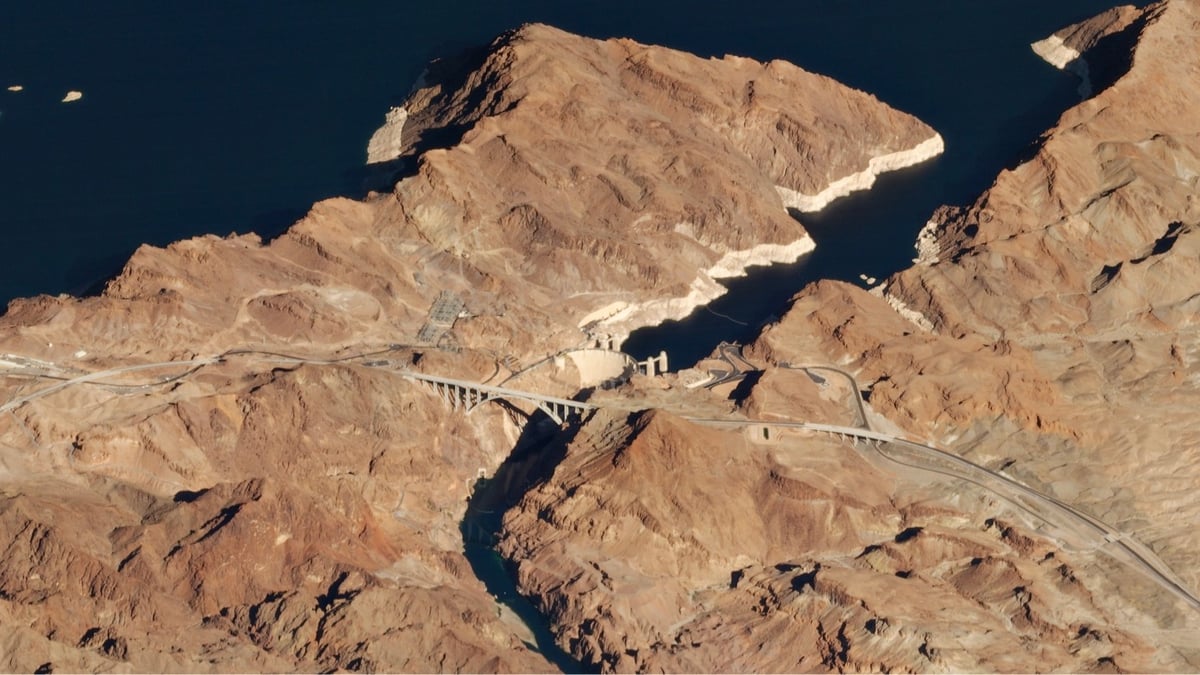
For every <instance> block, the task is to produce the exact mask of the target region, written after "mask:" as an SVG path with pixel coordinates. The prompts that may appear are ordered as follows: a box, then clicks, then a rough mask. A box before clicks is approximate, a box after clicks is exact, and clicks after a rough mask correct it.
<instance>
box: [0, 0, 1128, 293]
mask: <svg viewBox="0 0 1200 675" xmlns="http://www.w3.org/2000/svg"><path fill="white" fill-rule="evenodd" d="M1113 4H1115V3H1112V2H1101V1H1097V0H1058V1H1056V2H1053V3H1047V2H1043V1H1041V0H1004V1H1003V2H1001V1H999V0H991V1H987V2H984V1H980V0H973V1H971V2H962V1H961V0H920V1H914V2H908V3H895V2H892V1H890V0H889V1H882V0H873V1H866V0H864V1H861V2H849V1H846V0H822V1H807V2H805V1H800V2H792V3H778V2H763V1H762V0H745V1H741V2H726V1H723V2H714V1H711V0H691V1H689V2H682V1H680V0H668V1H664V2H643V1H641V0H639V1H637V2H634V1H618V2H593V1H590V0H580V1H577V2H561V0H515V1H511V2H505V3H494V2H490V1H489V2H483V1H481V0H461V1H457V2H443V3H411V2H390V3H387V2H356V3H330V2H318V1H315V0H307V1H305V0H301V1H294V2H286V3H285V2H262V3H235V2H227V1H217V2H194V1H187V0H182V1H181V2H171V3H163V2H158V1H153V2H151V1H149V0H140V1H139V0H131V1H129V2H122V3H96V2H90V1H86V0H59V1H53V0H48V1H47V2H36V3H35V2H24V3H23V2H8V3H2V4H0V111H2V112H0V204H2V208H0V242H2V243H0V306H2V305H3V304H5V303H7V301H8V300H9V299H11V298H13V297H18V296H26V295H32V294H36V293H52V294H53V293H60V292H75V293H78V292H85V291H88V290H95V288H96V286H97V284H98V283H102V282H103V281H104V280H105V279H107V278H109V277H110V276H112V275H113V274H114V273H116V272H117V271H118V270H119V269H120V267H121V265H122V263H123V262H124V260H125V259H126V258H127V257H128V256H129V254H130V253H132V251H133V250H134V249H135V248H136V247H137V246H139V245H140V244H143V243H151V244H155V245H164V244H167V243H169V242H171V241H174V240H177V239H180V238H184V237H189V236H194V235H199V234H204V233H217V234H228V233H230V232H235V231H236V232H246V231H251V230H252V231H257V232H259V233H261V234H264V235H268V236H269V235H273V234H277V233H278V232H279V231H281V230H282V229H283V228H285V227H286V226H287V225H289V224H290V223H291V222H293V221H294V220H296V219H297V218H298V217H300V216H301V215H302V214H303V213H304V212H305V211H306V210H307V209H308V207H309V205H310V204H311V203H312V202H314V201H316V200H318V199H322V198H325V197H330V196H335V195H349V196H358V195H360V194H361V192H362V189H363V174H362V171H361V168H362V163H363V161H364V159H365V148H366V143H367V139H368V138H369V137H370V134H371V132H372V131H373V130H374V129H375V127H376V126H378V125H379V124H380V123H381V122H382V120H383V115H384V113H385V111H386V110H387V109H388V107H389V106H390V105H393V104H396V103H398V102H399V101H400V100H401V99H402V98H403V96H404V94H405V93H406V92H407V90H408V88H409V86H410V85H411V83H412V82H413V81H414V80H415V78H416V77H417V75H418V74H419V73H420V71H421V69H422V68H423V66H424V64H425V63H426V62H427V61H428V60H429V59H430V58H432V57H435V56H439V55H444V54H448V53H451V52H453V51H455V50H457V49H459V48H461V47H465V46H468V45H472V44H479V43H482V42H486V41H488V40H490V39H491V38H492V37H493V36H495V35H496V34H498V33H499V32H501V31H503V30H506V29H508V28H512V27H514V26H516V25H519V24H520V23H522V22H527V21H543V22H547V23H551V24H554V25H557V26H560V27H562V28H565V29H567V30H571V31H575V32H579V33H583V34H587V35H592V36H596V37H609V36H618V35H619V36H629V37H633V38H635V39H637V40H640V41H643V42H651V43H657V44H664V45H668V46H671V47H676V48H680V49H685V50H688V51H692V52H696V53H699V54H702V55H721V54H725V53H733V54H741V55H746V56H751V57H755V58H758V59H771V58H783V59H787V60H790V61H793V62H795V63H797V64H799V65H801V66H803V67H805V68H807V69H809V70H813V71H817V72H821V73H824V74H827V75H831V76H833V77H835V78H837V79H840V80H841V81H843V82H846V83H847V84H850V85H853V86H856V87H859V88H862V89H865V90H867V91H870V92H872V93H874V94H876V95H877V96H879V97H880V98H881V99H883V100H884V101H886V102H888V103H890V104H892V105H894V106H896V107H899V108H901V109H903V110H906V111H908V112H911V113H914V114H916V115H917V116H919V117H921V118H922V119H924V120H925V121H926V122H928V123H929V124H931V125H932V126H934V127H935V128H936V129H938V130H939V131H940V132H941V133H942V134H943V136H944V137H945V138H946V141H947V144H948V150H947V153H946V155H945V157H944V158H943V159H942V160H940V161H939V162H938V163H937V164H936V165H935V166H934V167H933V169H931V170H923V172H922V173H919V174H914V175H913V176H912V177H913V180H911V181H908V182H907V183H905V184H903V185H898V186H897V188H896V190H897V195H896V196H895V198H894V199H892V200H890V201H888V203H887V204H886V205H884V204H883V202H882V201H880V202H879V203H878V204H877V205H876V206H875V207H874V208H873V209H867V210H868V211H871V213H869V214H867V215H868V216H870V217H869V218H867V217H864V218H863V220H862V221H861V222H860V223H859V224H857V225H853V227H856V228H857V230H856V231H862V232H869V233H870V239H871V240H873V241H875V242H877V246H880V247H883V248H885V249H887V250H884V251H880V252H878V254H877V253H875V252H870V253H864V252H862V251H859V252H858V253H857V254H856V255H854V256H852V257H853V259H843V258H845V257H846V256H845V254H842V253H838V254H836V255H834V259H832V260H831V261H829V262H827V263H822V264H821V265H819V266H818V265H816V264H815V263H814V264H813V265H810V266H807V267H806V269H809V268H811V269H810V272H811V273H817V272H819V273H821V274H833V275H835V276H842V277H845V276H846V275H847V274H853V275H857V274H858V273H859V272H860V271H861V272H868V273H870V274H873V275H875V276H881V275H882V273H883V272H884V271H885V270H887V269H891V268H892V267H894V266H895V264H896V261H900V262H903V261H904V260H906V259H907V257H908V256H909V252H908V250H907V248H906V247H907V246H908V244H909V243H911V239H912V234H913V233H915V232H916V230H917V229H918V228H919V227H920V225H921V224H922V223H923V221H924V218H925V215H927V213H928V212H929V211H931V210H932V209H933V207H935V206H937V205H938V204H939V203H942V202H961V201H966V200H969V199H971V198H972V197H973V196H974V194H975V193H977V192H978V191H980V190H981V189H982V188H983V187H985V186H986V184H987V182H988V180H989V178H990V177H991V176H992V175H994V174H995V172H996V170H997V169H999V168H1000V167H1001V166H1003V165H1004V164H1005V162H1006V161H1008V160H1010V159H1011V158H1012V157H1013V156H1014V154H1015V153H1017V152H1019V150H1020V149H1021V147H1022V146H1024V145H1025V144H1027V143H1028V142H1029V141H1030V140H1032V139H1033V138H1034V137H1035V136H1036V135H1037V133H1038V132H1039V131H1040V130H1041V129H1043V128H1044V127H1046V126H1048V125H1049V124H1050V123H1052V122H1053V120H1054V117H1055V115H1057V113H1058V111H1060V110H1061V109H1063V108H1065V107H1066V106H1067V105H1069V104H1070V103H1071V101H1072V96H1073V95H1074V87H1075V83H1074V82H1073V81H1072V80H1071V77H1070V76H1069V75H1066V74H1063V73H1059V72H1057V71H1055V70H1053V69H1051V68H1049V67H1048V66H1046V65H1045V64H1043V63H1042V62H1041V61H1040V60H1038V59H1037V58H1036V57H1035V56H1034V55H1033V53H1032V52H1031V51H1030V50H1029V48H1028V46H1027V45H1028V43H1029V42H1031V41H1033V40H1036V39H1039V38H1041V37H1044V36H1045V35H1047V34H1049V33H1050V32H1052V31H1054V30H1056V29H1057V28H1059V27H1061V26H1062V25H1065V24H1067V23H1069V22H1072V21H1075V20H1078V19H1081V18H1084V17H1086V16H1089V15H1091V14H1094V13H1097V12H1098V11H1100V10H1103V9H1105V8H1107V7H1109V6H1111V5H1113ZM10 85H22V86H24V88H25V89H24V91H22V92H19V93H14V92H8V91H5V90H4V88H6V87H8V86H10ZM68 90H79V91H82V92H83V99H82V100H80V101H77V102H74V103H69V104H65V103H60V100H61V99H62V97H63V96H64V94H65V93H66V92H67V91H68ZM917 179H920V180H917ZM834 213H835V211H830V212H829V214H828V215H826V216H822V218H821V222H819V223H818V222H817V220H816V219H806V220H805V222H806V223H807V224H810V225H813V226H814V228H824V227H826V226H828V228H829V229H830V230H834V229H838V228H840V227H841V225H839V224H835V223H834V222H833V220H832V219H833V218H834ZM844 215H845V216H846V217H848V218H849V217H853V218H858V217H859V216H860V214H856V213H853V212H852V210H850V209H849V208H847V211H846V213H845V214H844ZM887 242H891V243H887ZM893 244H894V245H893ZM893 248H894V249H895V250H894V251H893V250H892V249H893ZM901 249H904V250H903V251H901ZM831 253H833V252H832V251H831ZM815 257H816V256H814V258H815ZM877 258H878V259H877ZM789 279H790V278H789ZM799 279H800V278H799V277H796V278H795V279H791V280H788V281H787V283H792V282H793V281H796V282H797V283H799Z"/></svg>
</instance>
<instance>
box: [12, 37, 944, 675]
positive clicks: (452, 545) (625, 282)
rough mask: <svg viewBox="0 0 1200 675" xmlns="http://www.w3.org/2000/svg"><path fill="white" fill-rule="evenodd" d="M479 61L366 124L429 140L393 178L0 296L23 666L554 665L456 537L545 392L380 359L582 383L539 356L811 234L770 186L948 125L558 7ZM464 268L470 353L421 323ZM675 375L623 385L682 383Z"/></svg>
mask: <svg viewBox="0 0 1200 675" xmlns="http://www.w3.org/2000/svg"><path fill="white" fill-rule="evenodd" d="M473 58H474V59H475V63H474V66H473V67H472V68H468V69H466V70H459V71H457V72H449V71H447V72H439V69H438V68H432V69H431V73H430V75H429V77H428V78H427V81H426V83H425V84H424V85H423V86H422V87H421V88H418V89H417V90H416V91H415V92H414V94H413V96H412V98H411V100H410V101H409V103H408V104H406V105H407V107H406V113H405V114H393V115H391V116H389V120H390V121H391V123H393V124H402V125H407V126H401V128H400V129H399V130H398V135H397V136H395V137H387V138H383V139H382V140H380V141H378V142H376V143H374V144H373V146H372V147H374V148H376V149H378V148H380V147H391V146H395V147H402V149H403V151H404V152H409V153H410V154H411V153H413V152H416V151H414V150H413V148H414V147H417V146H418V145H420V144H421V143H424V145H423V146H422V147H421V149H420V151H419V156H417V157H415V159H416V160H417V165H416V167H415V169H414V170H412V171H410V175H408V176H407V177H405V178H404V179H403V180H401V181H400V182H399V183H397V184H396V185H395V188H394V190H393V191H392V192H390V193H388V194H383V195H373V196H371V197H370V198H369V199H367V200H365V201H363V202H356V201H352V200H347V199H334V200H329V201H325V202H322V203H319V204H317V205H315V206H314V207H313V208H312V210H311V212H310V213H309V214H308V215H307V216H306V217H305V218H304V219H303V220H301V221H300V222H298V223H296V224H295V225H294V226H293V227H292V228H291V229H290V230H289V231H288V232H287V233H285V234H283V235H281V236H280V237H278V238H276V239H274V240H272V241H271V242H270V243H266V244H264V243H263V242H262V241H261V240H259V239H258V238H257V237H254V236H230V237H227V238H218V237H211V236H210V237H201V238H197V239H192V240H188V241H182V242H178V243H175V244H172V245H171V246H169V247H167V248H165V249H159V248H154V247H149V246H147V247H143V248H141V249H139V250H138V251H137V252H136V253H135V255H134V256H133V258H132V259H131V260H130V261H129V263H128V264H127V265H126V267H125V269H124V271H123V272H122V273H121V275H120V276H119V277H118V278H116V279H115V280H114V281H113V282H112V283H110V284H109V285H108V287H107V289H106V290H105V292H104V293H103V294H102V295H101V296H99V297H95V298H88V299H83V300H80V299H74V298H69V297H66V296H61V297H57V298H52V297H47V296H41V297H37V298H31V299H25V300H17V301H14V302H13V303H12V304H11V305H10V307H9V308H8V311H7V312H6V313H5V315H4V316H3V317H0V370H2V371H3V372H2V375H3V377H2V378H0V401H4V402H5V403H3V404H0V405H4V406H5V408H4V414H3V415H0V476H2V477H3V483H2V485H0V669H4V670H30V671H31V670H35V669H39V668H46V669H58V670H137V671H162V670H188V671H212V670H218V671H230V670H264V671H278V670H285V671H295V670H305V671H307V670H313V671H315V670H334V669H345V670H384V671H395V670H402V671H442V670H447V671H448V670H466V671H480V672H483V671H535V672H536V671H543V670H548V669H550V667H551V666H550V664H549V663H548V662H547V661H546V660H545V659H544V658H542V657H541V656H540V655H538V654H536V653H534V652H532V651H531V650H530V649H528V648H527V647H526V646H525V642H524V640H525V639H526V635H527V633H526V631H525V629H524V628H523V627H522V626H519V625H515V624H514V623H513V622H512V621H511V620H510V619H509V615H508V614H506V613H505V612H502V611H500V610H499V609H498V607H497V605H496V603H495V602H494V600H493V599H492V598H491V597H490V596H488V595H487V594H486V593H485V591H484V587H483V585H482V583H480V582H479V581H478V580H476V579H475V578H474V577H473V576H472V573H471V571H470V566H469V565H468V563H467V561H466V559H465V558H464V557H463V555H462V553H461V551H462V535H461V527H460V521H461V519H462V517H463V513H464V511H465V505H466V501H467V499H468V498H469V496H470V492H471V486H472V484H473V483H474V481H475V480H476V479H477V478H478V477H479V476H481V475H486V474H489V473H491V472H493V471H495V470H496V467H497V466H499V465H500V464H501V462H502V461H503V460H504V459H505V457H506V456H507V454H508V452H509V450H510V449H511V448H512V447H513V445H514V444H515V443H516V442H517V440H518V437H519V435H520V433H521V430H520V429H519V428H518V427H517V426H516V425H515V424H514V422H513V418H520V417H521V413H520V411H516V412H514V413H513V415H512V416H511V417H510V415H509V414H508V413H506V411H505V409H504V408H502V407H500V406H498V405H495V404H488V405H487V406H485V407H484V408H482V409H480V410H478V411H476V412H475V413H473V414H472V416H470V417H466V416H464V415H463V414H462V413H461V412H454V411H452V410H449V409H447V408H445V407H444V406H443V404H442V402H441V401H439V400H438V398H437V397H435V396H430V395H429V394H428V393H426V392H423V391H421V390H420V389H418V388H416V387H415V385H413V384H411V383H409V382H407V381H405V380H403V379H401V378H399V377H397V376H396V375H395V374H394V373H391V372H387V370H395V369H399V368H412V369H417V370H425V371H426V372H431V373H437V374H440V375H446V376H454V377H460V378H464V379H470V380H476V381H484V380H486V381H491V382H498V381H501V380H503V379H505V378H508V377H510V376H514V375H515V374H516V373H517V372H521V374H520V377H519V379H517V380H516V381H514V383H513V384H514V385H515V386H521V387H526V388H530V389H536V390H538V391H540V392H542V393H544V394H551V395H560V396H567V395H572V394H574V393H575V390H576V389H577V386H576V385H577V384H578V379H579V377H580V376H581V373H580V372H579V371H578V369H572V368H566V367H565V366H564V367H562V368H560V367H558V365H557V364H556V361H555V360H554V359H552V358H551V359H545V360H543V357H546V356H547V355H553V354H555V353H557V352H559V351H560V350H563V349H564V348H567V347H574V346H578V345H580V344H582V343H584V342H585V341H586V339H587V336H586V335H585V333H584V331H582V330H581V328H580V324H581V323H583V324H596V323H598V322H601V321H607V322H608V323H607V324H606V325H605V326H604V327H603V330H606V331H609V332H616V333H619V332H621V331H623V330H625V329H626V328H628V327H631V326H636V325H640V324H641V323H645V322H647V321H654V320H657V319H658V318H661V317H662V316H668V315H675V314H678V313H680V312H683V313H686V310H688V309H690V308H691V306H692V305H694V304H695V303H696V302H700V301H702V300H704V299H706V298H708V297H711V295H712V294H714V293H716V292H719V287H718V286H717V285H716V284H715V282H714V281H713V278H714V277H719V276H728V275H731V274H737V273H740V271H741V270H742V268H743V267H744V266H745V265H747V264H750V263H755V262H763V261H766V260H771V259H779V258H788V259H791V258H794V257H795V256H797V255H799V254H800V253H802V252H803V251H805V250H807V247H808V246H810V245H811V243H810V242H809V240H808V239H807V237H806V234H805V232H804V230H803V229H802V227H801V226H800V225H799V224H798V223H797V222H796V221H795V220H793V219H791V218H790V217H789V216H788V215H787V213H786V210H785V208H784V204H783V202H782V200H781V197H780V194H781V193H780V191H779V190H778V189H777V186H782V187H783V188H786V189H788V190H792V191H795V192H798V193H804V194H819V193H821V191H822V190H824V189H825V188H826V187H827V186H828V185H830V184H832V183H834V182H836V181H838V180H840V179H842V178H845V177H846V176H854V175H862V174H863V172H864V171H867V172H868V173H869V172H870V170H876V169H879V170H882V169H881V167H882V168H883V169H886V168H893V166H894V163H895V162H896V161H899V160H896V159H895V158H896V156H897V153H903V152H904V151H907V150H910V149H912V148H914V147H917V146H920V145H921V144H922V143H925V144H926V145H925V146H924V147H926V148H928V147H929V146H928V142H929V141H930V139H933V138H935V134H934V133H933V131H932V130H931V129H929V128H928V127H926V126H925V125H924V124H922V123H921V122H919V121H918V120H916V119H914V118H912V117H910V116H908V115H904V114H902V113H898V112H896V111H894V110H891V109H890V108H888V107H887V106H885V105H884V104H882V103H880V102H878V101H876V100H875V99H873V98H872V97H870V96H868V95H866V94H862V93H861V92H855V91H853V90H850V89H848V88H845V87H842V86H841V85H838V84H836V83H834V82H832V81H830V80H828V79H826V78H822V77H819V76H816V75H812V74H809V73H805V72H803V71H801V70H799V69H798V68H795V67H793V66H790V65H787V64H783V63H771V64H765V65H764V64H760V63H755V62H753V61H749V60H746V59H738V58H733V57H729V58H726V59H720V60H707V61H706V60H701V59H697V58H695V57H691V56H688V55H684V54H680V53H678V52H673V51H670V50H666V49H661V48H654V47H647V46H643V45H638V44H635V43H632V42H629V41H621V40H617V41H608V42H599V41H595V40H587V39H584V38H579V37H575V36H571V35H567V34H565V33H562V32H559V31H556V30H553V29H550V28H546V27H542V26H531V27H527V28H524V29H521V30H519V31H517V32H515V33H513V34H511V35H507V36H504V37H503V38H501V39H500V40H498V41H497V42H496V43H495V44H494V45H492V46H491V47H489V48H488V49H487V50H484V51H483V52H480V53H479V54H477V55H475V56H474V57H473ZM443 70H444V69H443ZM405 118H406V119H405ZM410 134H411V138H412V139H413V140H412V141H411V144H410V141H409V140H407V139H409V138H410ZM428 139H433V140H428ZM435 140H436V141H437V142H434V141H435ZM427 141H428V142H427ZM396 144H399V145H396ZM439 145H440V146H442V147H440V148H439V147H437V146H439ZM878 157H885V158H886V157H890V158H892V159H888V160H887V161H884V162H874V163H873V162H872V160H873V159H876V158H878ZM904 157H908V158H909V160H911V159H912V157H911V156H909V155H903V156H902V157H901V159H903V158H904ZM855 180H859V179H855ZM443 291H449V292H451V293H454V294H456V295H457V296H458V297H459V298H460V299H461V300H462V302H463V303H464V304H465V310H464V311H463V312H462V313H461V314H460V315H458V316H455V317H451V319H454V320H455V323H454V326H453V329H452V336H451V337H448V338H446V341H445V343H444V344H449V345H457V347H458V348H459V351H451V350H442V349H439V348H437V347H435V346H433V345H427V344H421V345H414V344H412V343H413V342H414V337H415V336H416V335H418V333H419V331H420V329H421V327H422V325H424V324H425V323H426V315H427V313H428V312H429V310H430V307H431V305H432V304H433V303H434V301H435V298H437V297H439V295H440V294H441V293H442V292H443ZM246 349H250V350H253V351H249V352H247V351H244V350H246ZM230 350H238V351H236V352H230ZM364 353H370V354H371V355H370V356H363V357H362V358H354V357H355V356H356V355H360V354H364ZM222 354H224V355H225V357H224V358H223V359H220V360H215V359H209V360H205V361H203V362H201V363H196V364H192V365H188V366H178V365H177V366H172V365H170V364H169V363H166V362H171V361H180V360H189V359H195V358H196V357H215V356H217V355H222ZM281 355H283V356H281ZM289 357H296V358H289ZM338 359H343V360H338ZM160 362H162V363H164V365H159V366H155V367H153V368H150V369H146V370H140V371H127V372H120V371H119V372H114V373H111V374H109V375H106V376H104V377H102V378H99V380H100V382H98V383H78V384H76V385H72V386H67V387H65V388H63V389H61V390H59V391H54V392H52V393H48V394H46V395H45V396H42V397H36V396H35V397H32V398H29V400H28V401H26V402H24V403H21V402H20V400H23V399H24V398H25V397H29V396H31V395H32V394H35V393H36V392H37V391H39V390H41V389H43V388H46V387H51V386H54V385H56V384H58V383H60V382H63V381H64V380H68V381H69V380H72V379H78V378H81V377H82V376H84V375H85V374H87V373H95V372H99V371H107V370H110V369H120V368H123V367H130V366H142V365H146V364H152V363H160ZM564 363H566V362H565V361H564ZM381 364H382V365H381ZM527 366H534V367H533V368H532V369H531V370H530V371H529V372H523V371H524V369H525V367H527ZM381 367H385V368H386V370H380V368H381ZM47 378H57V379H47ZM768 381H769V380H768ZM666 383H669V380H656V381H651V382H645V383H642V384H641V385H636V386H643V387H644V388H645V392H643V393H638V392H637V391H635V390H630V391H624V393H622V390H618V391H616V392H614V394H613V395H615V396H618V397H620V396H625V395H627V394H630V393H632V394H634V395H635V396H637V397H639V400H640V399H643V398H645V397H651V396H654V395H657V396H661V397H663V400H664V401H667V400H669V399H670V398H671V397H673V396H679V395H682V394H683V393H685V392H683V390H682V389H681V388H679V389H678V390H676V389H672V388H667V387H665V384H666ZM704 396H705V395H704V394H701V398H702V399H703V397H704ZM10 401H12V402H13V403H12V405H11V406H9V404H8V402H10ZM624 405H626V406H627V407H629V406H633V407H637V406H638V405H641V404H640V403H638V402H636V401H635V402H628V401H627V402H626V403H624ZM704 405H708V404H707V403H705V404H704ZM697 438H698V439H702V438H703V435H700V436H697ZM718 440H719V439H718ZM700 442H703V441H700ZM638 461H643V460H638ZM723 573H725V572H723ZM696 663H697V664H700V663H701V662H700V661H696Z"/></svg>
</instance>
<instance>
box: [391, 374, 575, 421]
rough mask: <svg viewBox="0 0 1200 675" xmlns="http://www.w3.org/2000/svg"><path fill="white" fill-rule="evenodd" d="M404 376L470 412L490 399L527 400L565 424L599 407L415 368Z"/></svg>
mask: <svg viewBox="0 0 1200 675" xmlns="http://www.w3.org/2000/svg"><path fill="white" fill-rule="evenodd" d="M400 376H401V377H403V378H404V379H406V380H410V381H412V382H417V383H419V384H421V385H423V386H424V387H425V388H426V389H428V390H429V391H431V392H433V393H435V394H437V395H438V396H439V397H441V399H442V400H443V401H445V402H446V403H447V404H448V405H449V406H450V407H451V408H453V409H454V410H462V411H463V412H465V413H466V414H468V415H469V414H471V413H472V412H473V411H474V410H475V409H476V408H478V407H479V406H481V405H483V404H484V403H487V402H488V401H497V402H501V401H503V402H507V403H510V404H515V403H527V404H532V405H533V406H534V407H536V408H537V409H538V410H541V411H542V412H544V413H546V416H547V417H549V418H550V419H552V420H554V421H555V423H557V424H562V423H564V422H566V421H567V420H570V419H576V418H579V417H582V416H583V415H584V413H586V412H588V411H589V410H595V409H596V406H594V405H592V404H590V403H584V402H582V401H572V400H570V399H565V398H557V397H555V396H542V395H541V394H535V393H532V392H528V391H521V390H519V389H509V388H507V387H496V386H492V385H487V384H480V383H478V382H470V381H467V380H456V379H452V378H448V377H438V376H436V375H426V374H424V373H414V372H411V371H409V372H403V373H400Z"/></svg>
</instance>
